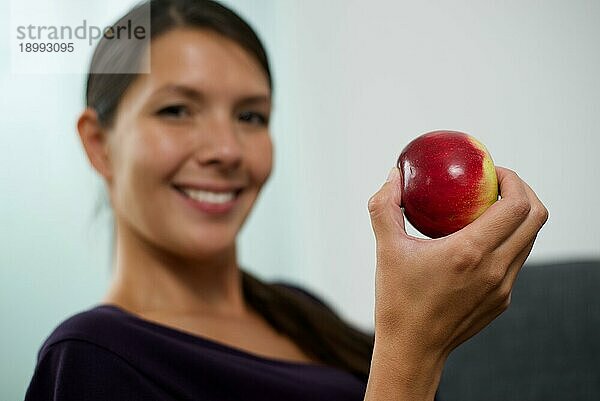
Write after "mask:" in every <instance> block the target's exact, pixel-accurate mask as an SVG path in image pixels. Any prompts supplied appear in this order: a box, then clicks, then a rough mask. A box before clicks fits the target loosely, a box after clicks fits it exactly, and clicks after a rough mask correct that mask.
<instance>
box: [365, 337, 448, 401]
mask: <svg viewBox="0 0 600 401" xmlns="http://www.w3.org/2000/svg"><path fill="white" fill-rule="evenodd" d="M418 345H419V344H418V341H387V340H383V339H381V338H377V336H376V338H375V347H374V349H373V358H372V360H371V370H370V373H369V381H368V384H367V391H366V395H365V401H378V400H386V401H392V400H394V401H396V400H397V401H431V400H433V399H434V397H435V393H436V391H437V388H438V385H439V382H440V379H441V376H442V371H443V368H444V363H445V361H446V358H447V355H446V354H445V353H444V352H438V351H434V350H420V349H419V348H418Z"/></svg>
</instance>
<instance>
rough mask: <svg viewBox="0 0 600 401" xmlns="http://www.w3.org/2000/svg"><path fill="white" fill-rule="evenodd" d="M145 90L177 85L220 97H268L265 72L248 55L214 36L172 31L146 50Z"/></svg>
mask: <svg viewBox="0 0 600 401" xmlns="http://www.w3.org/2000/svg"><path fill="white" fill-rule="evenodd" d="M144 78H145V79H144V80H145V81H146V82H145V83H146V85H145V86H146V87H147V89H148V90H152V89H156V88H159V87H162V86H164V85H166V84H179V85H184V86H189V87H192V88H195V89H197V90H200V91H202V92H204V93H206V94H209V95H210V94H215V95H220V96H243V95H246V94H249V93H251V94H264V95H269V93H270V89H269V83H268V79H267V76H266V72H265V71H264V69H263V68H262V66H261V65H260V63H259V62H258V60H256V58H255V57H254V56H252V55H251V54H250V53H249V52H248V51H246V50H245V49H243V48H242V47H241V46H240V45H238V44H237V43H236V42H234V41H232V40H231V39H228V38H226V37H224V36H222V35H220V34H218V33H215V32H212V31H209V30H201V29H176V30H173V31H170V32H168V33H165V34H164V35H161V36H159V37H158V38H156V39H154V40H153V41H152V44H151V47H150V74H147V75H145V77H144Z"/></svg>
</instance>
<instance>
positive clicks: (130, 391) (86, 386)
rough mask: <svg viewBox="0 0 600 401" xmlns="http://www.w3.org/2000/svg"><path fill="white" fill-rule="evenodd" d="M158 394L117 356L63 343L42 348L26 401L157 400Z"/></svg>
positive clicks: (98, 348) (97, 348) (78, 342)
mask: <svg viewBox="0 0 600 401" xmlns="http://www.w3.org/2000/svg"><path fill="white" fill-rule="evenodd" d="M157 391H158V390H157V389H156V388H155V387H154V386H153V385H152V383H149V382H148V381H147V380H146V379H145V377H144V375H143V374H142V372H140V371H139V370H138V369H136V368H135V367H134V366H133V365H131V364H130V363H129V362H128V361H126V360H125V359H123V358H122V357H121V356H120V355H118V354H116V353H114V352H112V351H111V350H109V349H107V348H104V347H102V346H100V345H98V344H94V343H92V342H89V341H84V340H76V339H64V340H61V341H59V342H54V343H52V344H51V345H48V346H46V347H45V348H44V352H43V354H41V357H40V358H39V360H38V362H37V364H36V367H35V371H34V373H33V376H32V378H31V381H30V382H29V385H28V387H27V392H26V394H25V401H34V400H36V401H39V400H61V401H75V400H83V399H85V400H89V401H96V400H98V401H100V400H108V399H110V400H112V401H120V400H142V399H159V398H152V397H154V396H156V395H157ZM140 397H141V398H140ZM145 397H149V398H145Z"/></svg>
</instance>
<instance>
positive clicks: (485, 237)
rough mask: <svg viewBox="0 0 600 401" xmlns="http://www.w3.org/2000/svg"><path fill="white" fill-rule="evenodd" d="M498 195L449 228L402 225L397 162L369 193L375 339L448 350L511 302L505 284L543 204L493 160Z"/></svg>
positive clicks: (421, 351)
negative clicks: (416, 231)
mask: <svg viewBox="0 0 600 401" xmlns="http://www.w3.org/2000/svg"><path fill="white" fill-rule="evenodd" d="M496 173H497V176H498V181H499V187H500V196H501V199H499V200H498V201H497V202H496V203H494V204H493V205H492V206H491V207H490V208H488V209H487V210H486V211H485V212H484V213H483V214H482V215H481V216H480V217H479V218H478V219H476V220H475V221H474V222H473V223H471V224H469V225H468V226H466V227H465V228H463V229H462V230H460V231H458V232H456V233H453V234H451V235H449V236H446V237H443V238H439V239H434V240H423V239H418V238H415V237H412V236H409V235H408V234H407V233H406V230H405V226H404V216H403V213H402V209H401V208H400V204H401V197H402V193H401V192H402V189H401V184H400V182H401V179H400V175H399V170H398V169H397V168H394V169H393V170H392V172H390V178H389V179H388V181H387V182H386V183H385V184H384V185H383V186H382V187H381V189H380V190H379V191H378V192H377V193H375V194H374V195H373V196H372V197H371V198H370V199H369V205H368V207H369V214H370V217H371V223H372V227H373V231H374V233H375V238H376V243H377V270H376V284H375V287H376V288H375V293H376V300H375V336H376V343H377V342H380V343H385V344H393V346H392V347H391V348H392V349H396V350H398V352H403V353H410V354H412V355H413V356H414V358H415V361H417V360H419V358H422V357H424V356H425V355H428V356H431V354H435V357H437V358H443V359H445V357H447V355H448V354H449V353H450V352H451V351H452V350H453V349H454V348H456V347H457V346H458V345H460V344H461V343H462V342H464V341H466V340H467V339H468V338H470V337H471V336H473V335H474V334H476V333H477V332H479V331H480V330H481V329H483V328H484V327H485V326H486V325H488V324H489V323H490V322H491V321H492V320H493V319H494V318H496V317H497V316H498V315H499V314H500V313H502V312H503V311H504V310H506V308H507V307H508V305H509V303H510V297H511V291H512V288H513V284H514V282H515V280H516V278H517V275H518V273H519V271H520V269H521V267H522V266H523V263H524V262H525V260H526V259H527V257H528V256H529V253H530V252H531V249H532V247H533V243H534V241H535V238H536V235H537V233H538V232H539V230H540V229H541V227H542V226H543V225H544V223H545V222H546V221H547V219H548V211H547V210H546V208H545V207H544V205H543V204H542V203H541V202H540V200H539V199H538V197H537V196H536V195H535V193H534V192H533V191H532V190H531V188H530V187H529V186H528V185H527V184H526V183H525V182H524V181H523V180H521V179H520V178H519V177H518V176H517V174H516V173H514V172H513V171H511V170H508V169H505V168H501V167H497V168H496Z"/></svg>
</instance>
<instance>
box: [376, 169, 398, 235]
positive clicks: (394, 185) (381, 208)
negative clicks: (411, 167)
mask: <svg viewBox="0 0 600 401" xmlns="http://www.w3.org/2000/svg"><path fill="white" fill-rule="evenodd" d="M401 202H402V179H401V177H400V170H399V169H398V168H397V167H393V168H392V170H390V173H389V175H388V179H387V181H386V182H385V184H383V185H382V187H381V188H380V189H379V191H377V192H376V193H375V194H374V195H373V196H371V198H370V199H369V204H368V206H369V216H370V218H371V226H372V227H373V232H374V233H375V238H376V240H377V241H378V242H381V241H384V242H385V241H393V240H395V239H398V238H399V237H404V236H406V228H405V226H404V215H403V213H402V209H401V208H400V204H401Z"/></svg>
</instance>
